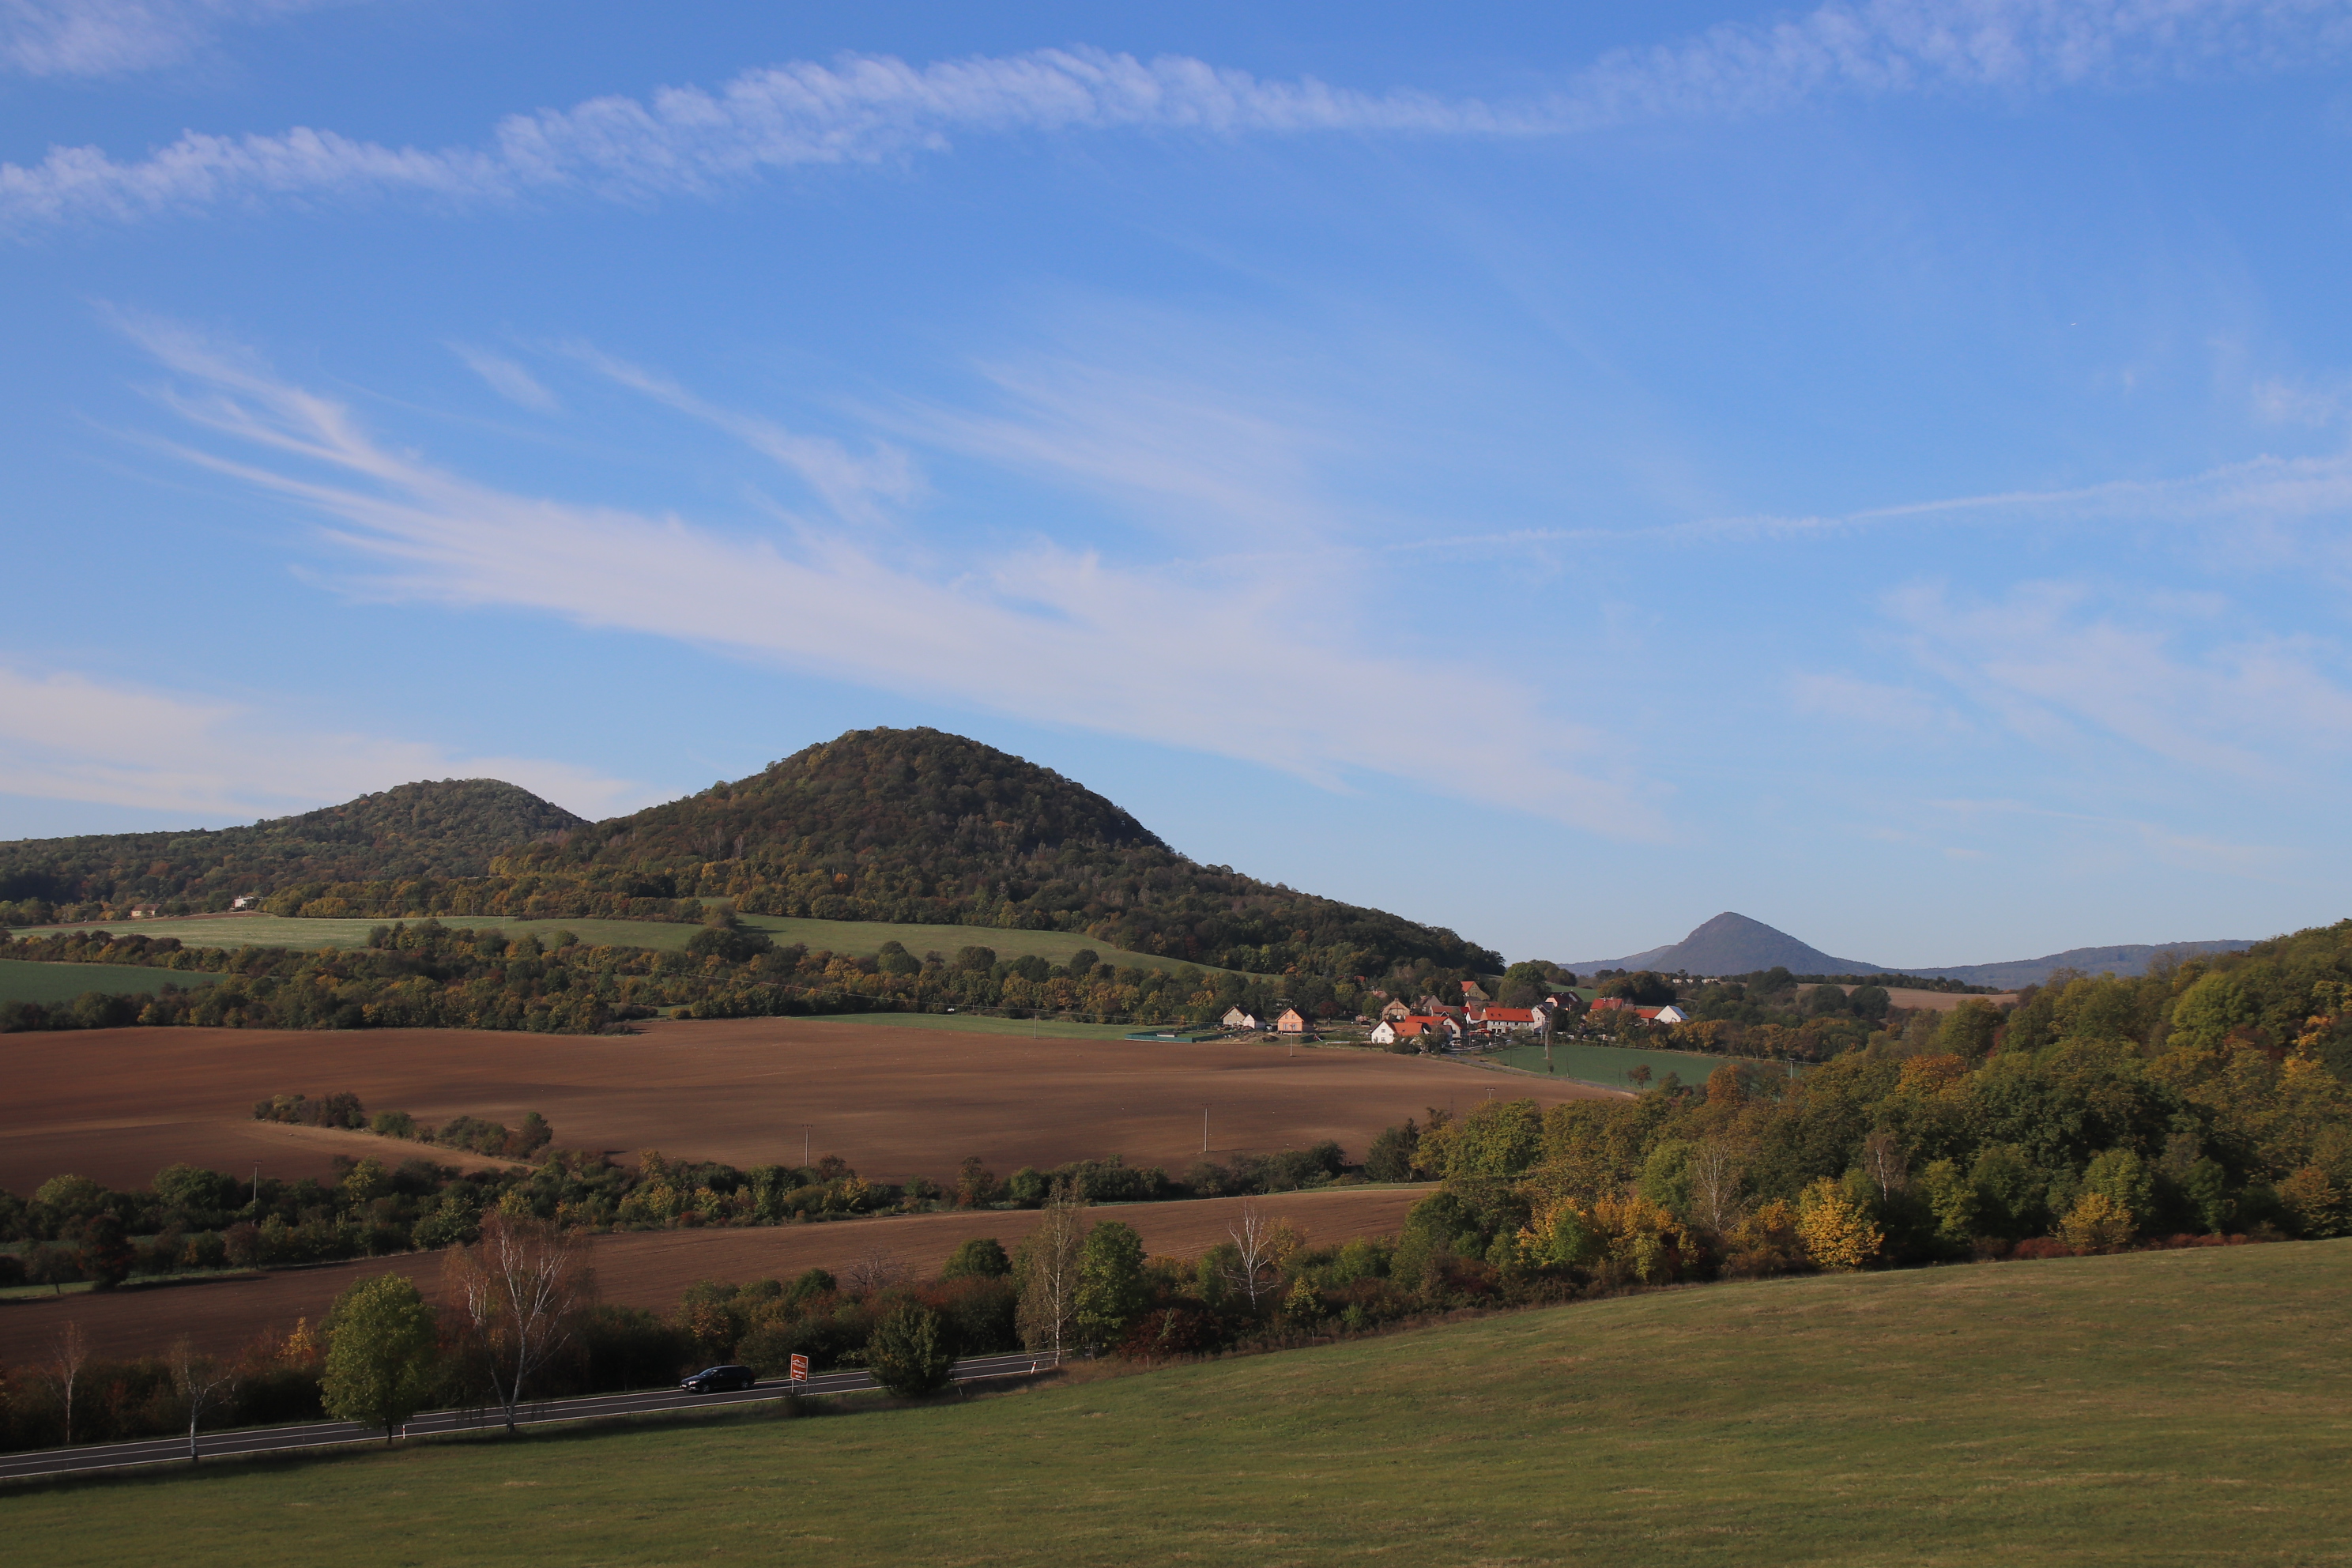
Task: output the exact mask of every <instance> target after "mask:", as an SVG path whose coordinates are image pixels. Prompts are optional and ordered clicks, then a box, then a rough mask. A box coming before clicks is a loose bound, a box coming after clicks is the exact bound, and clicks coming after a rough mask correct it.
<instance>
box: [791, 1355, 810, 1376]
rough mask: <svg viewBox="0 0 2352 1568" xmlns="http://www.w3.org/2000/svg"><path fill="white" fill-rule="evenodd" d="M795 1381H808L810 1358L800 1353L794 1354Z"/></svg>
mask: <svg viewBox="0 0 2352 1568" xmlns="http://www.w3.org/2000/svg"><path fill="white" fill-rule="evenodd" d="M807 1381H808V1357H806V1356H804V1355H802V1354H800V1353H799V1352H793V1382H794V1383H806V1382H807Z"/></svg>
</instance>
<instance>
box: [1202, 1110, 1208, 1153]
mask: <svg viewBox="0 0 2352 1568" xmlns="http://www.w3.org/2000/svg"><path fill="white" fill-rule="evenodd" d="M1201 1152H1202V1153H1203V1154H1205V1153H1207V1152H1209V1108H1208V1107H1207V1106H1205V1105H1204V1106H1202V1107H1201Z"/></svg>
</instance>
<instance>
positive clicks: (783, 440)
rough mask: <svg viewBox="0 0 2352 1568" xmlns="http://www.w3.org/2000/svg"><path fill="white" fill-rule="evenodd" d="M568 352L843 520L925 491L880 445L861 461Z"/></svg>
mask: <svg viewBox="0 0 2352 1568" xmlns="http://www.w3.org/2000/svg"><path fill="white" fill-rule="evenodd" d="M566 352H568V353H571V354H572V355H573V356H574V357H575V358H577V359H579V360H580V361H581V362H582V363H584V364H586V365H587V366H588V367H589V368H590V369H592V370H594V371H596V372H597V373H598V374H602V375H605V376H608V377H610V378H611V379H612V380H614V381H615V382H617V383H619V384H621V385H623V386H625V387H627V388H628V389H629V390H631V391H632V392H637V393H642V394H644V395H646V396H647V397H650V398H652V399H653V400H654V401H655V402H656V403H659V404H662V405H666V406H667V407H670V408H674V409H676V410H677V411H678V412H679V413H680V414H684V415H687V416H689V417H692V418H695V419H699V420H701V421H702V422H703V423H704V424H706V425H709V426H713V427H714V428H716V429H719V430H723V431H725V432H726V433H727V434H728V435H730V436H732V437H735V438H736V439H737V440H739V441H740V442H742V443H743V444H744V445H745V446H747V447H751V449H752V450H753V451H755V452H757V453H759V454H760V455H761V457H764V458H769V459H771V460H772V461H773V462H775V463H777V464H780V465H781V466H782V467H783V468H787V469H789V470H790V471H791V472H793V474H795V475H797V476H798V477H799V478H800V479H801V481H802V482H803V484H805V485H807V486H808V487H809V489H812V490H814V491H815V492H816V493H817V495H818V496H819V497H820V498H822V499H823V500H824V503H825V505H826V506H827V507H829V508H830V509H832V510H833V511H834V512H835V513H836V514H837V515H839V516H842V517H845V518H850V519H854V520H855V521H859V522H866V523H874V522H879V521H882V520H883V516H884V513H883V510H882V506H881V503H882V502H884V501H905V500H911V499H912V498H913V497H914V496H915V495H916V494H917V493H918V492H919V490H920V489H922V482H921V479H920V478H919V476H918V475H917V473H916V471H915V465H914V463H913V461H912V459H910V458H908V456H907V454H906V453H905V452H902V451H900V450H899V449H898V448H897V447H889V446H884V445H881V444H879V443H877V445H876V446H875V448H874V451H873V453H872V454H871V455H870V456H868V457H864V458H860V457H857V456H856V455H855V454H854V453H852V452H851V451H850V450H849V449H848V448H847V447H844V446H843V445H842V444H841V443H840V442H838V441H835V440H834V439H832V438H831V437H824V436H803V435H802V434H800V433H799V432H797V431H793V430H788V429H786V428H785V427H784V426H781V425H779V424H777V423H775V422H774V421H773V420H771V419H761V418H758V417H755V416H751V415H745V414H738V413H736V412H735V411H734V410H732V409H729V408H721V407H719V406H718V405H715V404H712V403H709V402H708V401H706V400H704V399H703V398H700V397H698V396H696V395H694V394H693V393H691V392H689V391H688V390H687V389H686V388H685V387H683V386H681V385H679V384H677V382H676V381H674V380H672V379H671V378H670V377H668V376H666V375H662V374H658V373H657V372H655V371H650V370H647V369H646V368H645V367H644V366H642V365H636V364H631V363H629V362H628V361H626V360H620V359H614V357H613V356H612V355H610V354H607V353H602V352H600V351H598V350H596V349H593V348H591V347H588V346H587V345H585V344H582V343H574V344H571V345H569V346H568V347H567V351H566Z"/></svg>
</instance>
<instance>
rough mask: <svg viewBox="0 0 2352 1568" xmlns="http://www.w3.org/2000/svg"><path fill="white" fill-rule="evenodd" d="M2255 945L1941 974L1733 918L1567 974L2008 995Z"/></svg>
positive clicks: (2147, 947) (2147, 945) (2091, 954)
mask: <svg viewBox="0 0 2352 1568" xmlns="http://www.w3.org/2000/svg"><path fill="white" fill-rule="evenodd" d="M2255 940H2257V939H2254V938H2251V937H2249V938H2246V939H2243V940H2227V941H2220V942H2212V941H2205V942H2142V943H2130V944H2126V945H2123V946H2116V947H2073V948H2068V949H2067V950H2066V951H2065V952H2053V953H2050V954H2047V955H2046V956H2044V957H2041V958H2018V959H2011V960H2008V961H2007V962H2004V963H1962V964H1953V965H1948V966H1946V967H1944V968H1939V969H1923V968H1920V967H1918V966H1917V965H1906V966H1902V967H1900V968H1897V967H1895V966H1892V965H1888V964H1884V963H1864V962H1862V961H1861V960H1859V959H1853V958H1834V957H1832V956H1831V955H1830V954H1828V953H1826V952H1822V950H1821V949H1819V948H1817V947H1814V946H1812V945H1811V944H1810V943H1807V942H1801V941H1799V940H1798V939H1797V938H1795V937H1793V936H1790V934H1789V933H1788V932H1786V931H1777V930H1775V929H1773V928H1772V927H1770V926H1768V925H1766V924H1765V923H1764V922H1763V921H1756V920H1750V919H1748V917H1747V916H1746V915H1740V914H1733V913H1730V912H1729V911H1726V912H1725V913H1723V914H1719V915H1717V916H1716V917H1715V918H1714V919H1713V920H1711V921H1707V922H1706V924H1705V925H1702V926H1700V927H1698V928H1697V929H1696V931H1692V932H1691V933H1690V934H1689V935H1688V936H1686V937H1685V938H1683V940H1682V941H1680V942H1673V943H1670V944H1669V945H1667V946H1665V947H1654V948H1651V949H1649V950H1648V951H1647V952H1636V953H1633V954H1630V955H1628V956H1627V957H1624V958H1591V959H1585V960H1582V961H1580V962H1579V963H1571V964H1570V965H1569V966H1568V967H1569V968H1570V969H1572V970H1574V971H1576V972H1577V973H1579V974H1590V973H1592V972H1593V971H1594V970H1596V969H1650V970H1655V971H1657V972H1658V973H1662V974H1674V973H1682V974H1752V973H1756V972H1757V971H1758V970H1762V969H1771V968H1774V967H1776V966H1777V967H1780V968H1783V969H1786V970H1788V971H1789V972H1790V973H1792V974H1893V973H1902V974H1916V975H1917V976H1918V977H1919V978H1920V979H1922V980H1957V981H1959V982H1960V983H1961V984H1966V985H1992V986H1997V987H2000V989H2002V990H2011V989H2014V988H2015V987H2017V986H2021V985H2038V984H2041V983H2042V982H2043V981H2045V980H2047V979H2049V978H2050V976H2051V975H2052V974H2053V973H2056V972H2057V971H2059V970H2061V969H2079V970H2081V971H2082V972H2083V973H2085V974H2102V973H2105V974H2116V975H2121V976H2126V977H2129V976H2132V975H2137V974H2144V973H2147V966H2148V963H2149V962H2150V961H2151V960H2153V959H2154V958H2155V957H2156V956H2157V954H2158V953H2162V952H2171V953H2178V954H2179V955H2180V956H2182V957H2184V958H2187V957H2190V956H2193V955H2195V954H2198V953H2207V952H2238V951H2240V950H2242V949H2244V948H2247V947H2251V946H2252V945H2253V943H2254V942H2255Z"/></svg>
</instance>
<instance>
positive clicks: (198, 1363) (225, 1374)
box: [172, 1336, 236, 1465]
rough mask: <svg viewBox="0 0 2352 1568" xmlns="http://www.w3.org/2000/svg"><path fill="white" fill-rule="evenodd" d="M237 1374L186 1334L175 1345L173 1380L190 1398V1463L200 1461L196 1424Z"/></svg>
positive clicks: (181, 1395)
mask: <svg viewBox="0 0 2352 1568" xmlns="http://www.w3.org/2000/svg"><path fill="white" fill-rule="evenodd" d="M235 1379H236V1373H233V1372H230V1371H227V1370H225V1369H223V1368H221V1367H217V1366H215V1365H214V1364H213V1361H212V1358H211V1357H209V1356H200V1355H198V1354H197V1353H196V1349H195V1346H194V1345H192V1344H190V1343H189V1342H187V1339H186V1338H185V1337H184V1336H183V1337H182V1339H181V1340H180V1342H179V1343H178V1344H175V1345H173V1347H172V1381H173V1384H176V1385H177V1386H178V1388H179V1390H180V1397H181V1398H183V1399H184V1400H186V1401H187V1402H188V1463H190V1464H192V1465H193V1464H195V1463H196V1462H197V1454H196V1424H197V1423H198V1422H200V1421H202V1420H203V1419H204V1418H205V1410H206V1409H207V1408H209V1407H210V1406H211V1405H214V1404H215V1403H216V1402H217V1401H218V1399H219V1397H220V1394H221V1392H222V1391H223V1390H224V1389H226V1388H227V1387H228V1385H229V1384H231V1383H232V1382H234V1381H235Z"/></svg>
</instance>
